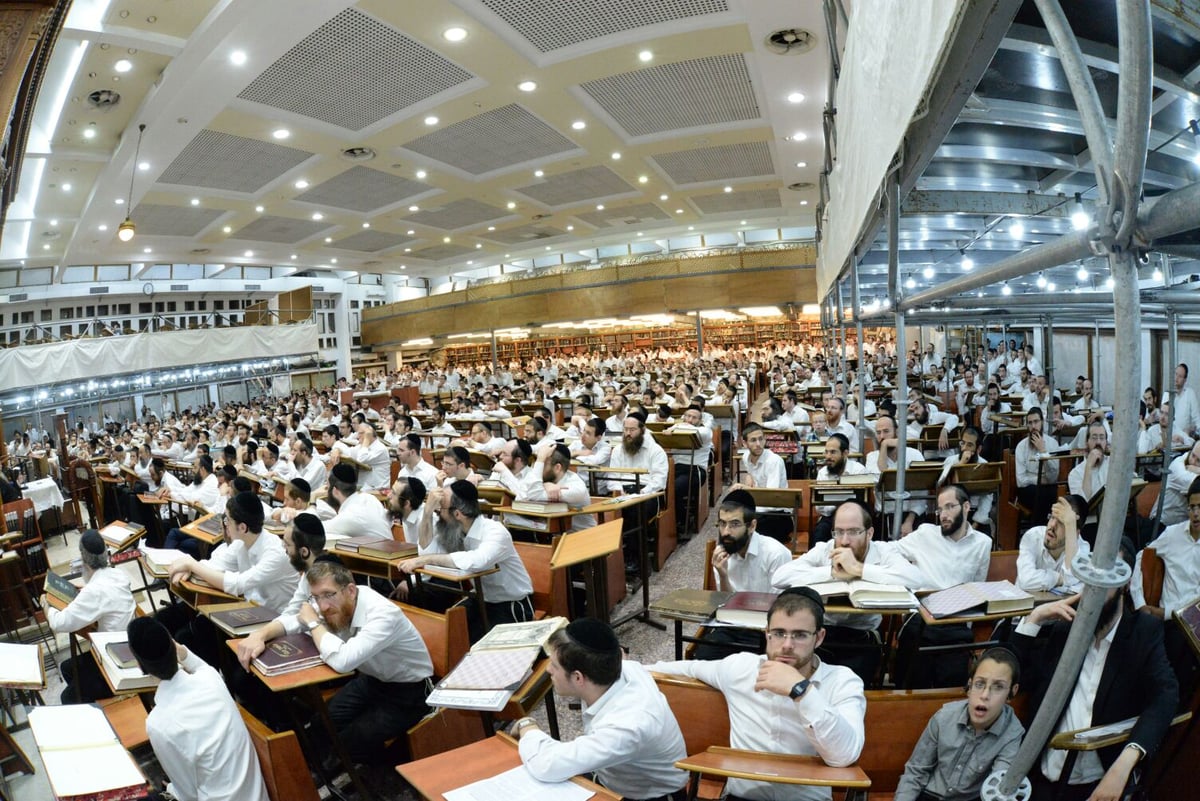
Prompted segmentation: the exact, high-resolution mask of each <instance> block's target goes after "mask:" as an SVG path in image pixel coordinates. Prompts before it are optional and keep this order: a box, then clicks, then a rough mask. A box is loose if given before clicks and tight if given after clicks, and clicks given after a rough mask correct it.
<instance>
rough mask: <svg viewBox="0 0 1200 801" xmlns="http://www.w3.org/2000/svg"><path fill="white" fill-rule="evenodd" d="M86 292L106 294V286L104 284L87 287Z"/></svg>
mask: <svg viewBox="0 0 1200 801" xmlns="http://www.w3.org/2000/svg"><path fill="white" fill-rule="evenodd" d="M88 294H89V295H107V294H108V287H106V286H93V287H88Z"/></svg>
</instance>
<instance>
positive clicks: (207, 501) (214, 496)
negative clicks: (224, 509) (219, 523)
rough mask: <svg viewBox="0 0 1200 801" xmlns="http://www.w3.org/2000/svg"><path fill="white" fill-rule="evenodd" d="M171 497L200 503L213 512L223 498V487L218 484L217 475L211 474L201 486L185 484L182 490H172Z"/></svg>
mask: <svg viewBox="0 0 1200 801" xmlns="http://www.w3.org/2000/svg"><path fill="white" fill-rule="evenodd" d="M171 497H172V498H175V499H176V500H180V501H190V502H191V503H198V504H200V505H201V506H203V507H204V508H205V509H207V510H208V511H210V512H211V511H212V510H213V509H214V508H216V506H217V502H218V500H219V499H220V497H221V486H220V484H219V483H218V482H217V476H216V474H214V473H209V474H208V475H207V476H205V477H204V480H203V481H201V482H200V483H199V484H183V485H182V488H181V489H178V490H175V489H172V490H171Z"/></svg>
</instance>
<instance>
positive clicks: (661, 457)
mask: <svg viewBox="0 0 1200 801" xmlns="http://www.w3.org/2000/svg"><path fill="white" fill-rule="evenodd" d="M609 466H610V467H633V468H640V469H643V470H646V471H647V472H646V473H645V474H644V475H641V488H640V489H638V490H634V489H633V487H634V485H633V484H632V483H625V482H626V481H627V480H628V478H629V477H628V476H619V475H617V474H610V476H609V481H608V491H609V492H612V493H614V494H617V495H625V494H627V493H633V492H635V491H636V492H646V493H650V492H662V491H663V490H665V489H666V488H667V475H668V473H669V472H670V465H669V463H668V461H667V452H666V451H664V450H663V449H662V448H661V447H660V446H659V444H658V443H657V442H655V441H654V437H651V436H649V435H647V434H646V422H645V418H644V416H643V414H642V412H630V413H629V414H628V415H626V417H625V422H624V423H623V429H622V434H621V445H620V447H616V448H613V451H612V457H611V458H610V459H609ZM622 479H624V480H622ZM658 508H659V499H658V498H650V499H648V500H646V501H644V502H643V503H642V505H641V508H640V509H633V508H628V509H626V510H625V511H624V512H623V513H622V515H621V518H622V529H623V530H624V540H625V569H626V572H629V573H638V574H640V572H641V559H640V557H641V551H640V548H641V544H642V543H643V542H645V538H635V537H632V536H630V535H629V532H630V531H631V530H632V526H633V525H636V521H637V520H639V519H641V520H652V519H653V518H654V515H656V514H657V513H658Z"/></svg>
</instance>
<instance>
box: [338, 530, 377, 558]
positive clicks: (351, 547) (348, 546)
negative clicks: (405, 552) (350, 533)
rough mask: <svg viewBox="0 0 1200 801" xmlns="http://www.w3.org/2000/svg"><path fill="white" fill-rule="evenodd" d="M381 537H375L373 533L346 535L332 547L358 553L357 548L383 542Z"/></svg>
mask: <svg viewBox="0 0 1200 801" xmlns="http://www.w3.org/2000/svg"><path fill="white" fill-rule="evenodd" d="M383 541H384V540H383V538H382V537H377V536H375V535H373V534H366V535H364V536H361V537H346V538H345V539H343V540H338V541H337V543H335V544H334V546H333V547H334V548H335V549H337V550H339V551H348V552H349V553H358V549H359V548H361V547H362V546H364V545H370V544H372V543H376V542H383Z"/></svg>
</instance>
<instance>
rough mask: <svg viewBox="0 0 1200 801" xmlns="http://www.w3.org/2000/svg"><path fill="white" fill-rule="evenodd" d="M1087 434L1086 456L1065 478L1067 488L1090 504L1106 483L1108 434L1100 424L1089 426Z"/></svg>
mask: <svg viewBox="0 0 1200 801" xmlns="http://www.w3.org/2000/svg"><path fill="white" fill-rule="evenodd" d="M1087 432H1088V433H1087V455H1086V456H1084V457H1083V459H1082V461H1080V462H1079V464H1077V465H1075V468H1074V469H1073V470H1072V471H1071V473H1070V475H1068V476H1067V488H1068V490H1069V491H1070V493H1071V494H1072V495H1079V496H1082V497H1083V499H1084V500H1085V501H1089V502H1090V501H1091V500H1092V497H1093V496H1094V495H1095V494H1096V493H1097V492H1099V491H1100V490H1101V489H1103V488H1104V486H1105V484H1107V483H1108V454H1107V453H1106V451H1107V450H1108V432H1107V431H1105V429H1104V425H1103V424H1102V423H1091V424H1089V425H1088V429H1087Z"/></svg>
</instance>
